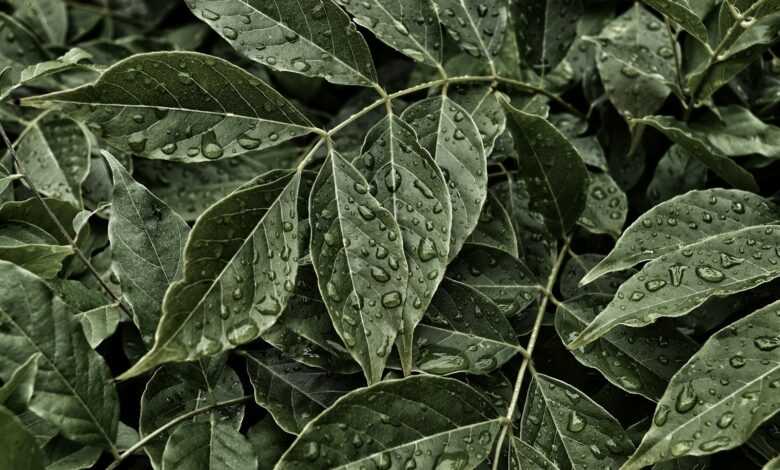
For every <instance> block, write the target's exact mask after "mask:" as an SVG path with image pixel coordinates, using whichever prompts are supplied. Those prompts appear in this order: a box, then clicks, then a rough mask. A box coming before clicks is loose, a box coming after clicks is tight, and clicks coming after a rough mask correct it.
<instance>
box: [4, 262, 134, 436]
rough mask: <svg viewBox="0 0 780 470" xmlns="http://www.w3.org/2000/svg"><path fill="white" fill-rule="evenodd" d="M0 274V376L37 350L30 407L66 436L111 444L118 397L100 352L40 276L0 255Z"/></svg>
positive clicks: (117, 413) (117, 408) (115, 427)
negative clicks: (2, 259) (37, 359)
mask: <svg viewBox="0 0 780 470" xmlns="http://www.w3.org/2000/svg"><path fill="white" fill-rule="evenodd" d="M0 279H3V284H2V288H0V317H2V319H3V328H2V331H0V354H2V356H3V358H4V359H3V361H2V362H1V363H0V376H2V378H3V379H4V380H8V379H9V378H10V376H11V374H12V373H13V372H14V370H16V368H17V367H18V366H19V365H21V364H24V363H25V362H26V361H27V360H28V359H29V358H30V356H32V355H33V354H36V353H40V354H41V355H42V356H41V359H40V360H39V362H38V374H37V376H36V380H35V393H34V395H33V397H32V399H31V401H30V405H29V407H30V409H31V410H32V411H33V412H34V413H36V414H37V415H39V416H41V417H42V418H45V419H46V420H48V421H50V422H51V423H52V424H54V426H56V427H57V428H58V429H59V430H60V431H61V432H62V433H63V434H64V435H65V436H67V437H68V438H70V439H73V440H75V441H78V442H80V443H83V444H94V445H98V446H101V447H109V448H110V447H111V446H112V445H113V440H114V437H115V436H116V429H117V422H118V421H119V402H118V400H117V395H116V390H115V389H114V386H113V384H112V383H111V373H110V371H109V370H108V367H107V366H106V364H105V362H104V361H103V358H102V357H100V356H99V355H98V354H97V353H96V352H94V351H93V350H92V348H91V347H90V346H89V344H88V343H87V341H86V339H85V338H84V333H83V332H82V330H81V325H80V324H79V323H78V320H76V318H74V317H73V316H72V315H71V313H70V312H69V311H68V310H67V308H66V305H65V304H64V303H63V302H62V300H60V298H59V297H56V296H55V295H54V293H53V292H52V291H51V289H50V288H49V287H48V286H47V285H46V284H45V283H44V282H43V281H42V280H41V279H39V278H38V277H36V276H35V275H33V274H32V273H30V272H29V271H25V270H24V269H22V268H19V267H17V266H14V265H12V264H11V263H8V262H5V261H0ZM55 339H59V340H56V341H55Z"/></svg>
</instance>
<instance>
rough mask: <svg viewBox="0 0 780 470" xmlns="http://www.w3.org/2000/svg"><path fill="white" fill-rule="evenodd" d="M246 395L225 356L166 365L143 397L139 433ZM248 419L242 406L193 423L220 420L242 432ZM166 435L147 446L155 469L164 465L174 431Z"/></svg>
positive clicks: (155, 375)
mask: <svg viewBox="0 0 780 470" xmlns="http://www.w3.org/2000/svg"><path fill="white" fill-rule="evenodd" d="M243 395H244V391H243V388H242V386H241V381H240V380H239V378H238V375H236V373H235V371H233V369H231V368H230V367H228V366H227V364H226V358H225V356H224V355H223V356H213V357H210V358H207V359H202V360H199V361H197V362H192V363H187V364H176V365H165V366H163V367H161V368H160V369H158V370H157V371H156V372H155V373H154V375H153V376H152V378H151V379H149V382H148V383H147V384H146V388H145V389H144V393H143V396H142V397H141V413H140V420H139V429H138V430H139V433H140V436H141V437H144V436H146V435H148V434H150V433H151V432H153V431H154V430H156V429H157V428H159V427H160V426H162V425H164V424H165V423H167V422H169V421H171V420H173V419H175V418H177V417H178V416H181V415H183V414H185V413H188V412H190V411H193V410H196V409H198V408H202V407H204V406H209V405H211V404H214V403H217V402H222V401H227V400H232V399H235V398H240V397H241V396H243ZM243 418H244V406H243V405H241V404H238V405H233V406H230V407H223V408H219V409H216V410H213V411H211V412H209V413H204V414H201V415H199V416H196V417H195V418H193V419H192V420H190V421H184V422H185V423H187V422H192V421H210V420H218V421H220V422H221V423H223V424H225V425H229V426H231V427H232V428H233V429H236V430H237V429H238V428H239V427H240V426H241V421H242V420H243ZM180 426H181V425H179V426H176V427H174V428H172V429H171V430H168V431H166V432H163V433H162V434H160V435H159V436H158V437H156V438H154V439H152V440H151V441H149V443H148V444H147V445H145V446H144V451H145V452H146V455H148V456H149V459H150V461H151V463H152V466H153V467H154V468H155V469H159V468H161V466H162V456H163V449H164V448H165V442H166V441H167V439H168V437H169V436H170V434H171V432H172V431H174V430H176V429H178V428H179V427H180Z"/></svg>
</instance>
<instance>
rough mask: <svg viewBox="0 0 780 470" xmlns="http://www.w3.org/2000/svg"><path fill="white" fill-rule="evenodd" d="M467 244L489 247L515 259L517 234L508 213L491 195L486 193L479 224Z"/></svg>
mask: <svg viewBox="0 0 780 470" xmlns="http://www.w3.org/2000/svg"><path fill="white" fill-rule="evenodd" d="M466 241H467V243H472V244H477V245H485V246H490V247H493V248H496V249H499V250H503V251H505V252H507V253H509V254H510V255H512V256H514V257H515V258H517V257H518V256H519V253H518V251H517V234H516V233H515V228H514V226H513V225H512V219H510V218H509V213H508V212H507V211H506V208H504V205H503V204H501V201H500V200H499V199H498V198H497V197H496V195H495V194H493V193H488V196H487V199H486V200H485V206H484V207H483V208H482V212H481V213H480V214H479V223H478V224H477V226H476V227H474V231H473V232H472V233H471V236H469V238H468V240H466Z"/></svg>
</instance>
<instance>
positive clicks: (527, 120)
mask: <svg viewBox="0 0 780 470" xmlns="http://www.w3.org/2000/svg"><path fill="white" fill-rule="evenodd" d="M504 108H505V109H506V111H507V114H508V123H509V129H510V130H511V132H512V136H513V137H514V140H515V149H516V150H517V155H518V165H519V167H520V175H521V176H522V178H523V179H524V180H525V182H526V185H527V187H528V192H529V194H530V196H531V205H530V208H531V209H532V210H534V211H537V212H540V213H541V214H542V215H543V216H544V219H545V223H546V224H547V227H548V228H549V229H550V232H552V233H553V234H554V235H558V236H565V235H566V234H567V233H568V232H569V231H570V230H571V229H572V227H574V224H575V223H576V222H577V219H579V217H580V215H581V214H582V211H583V210H584V209H585V203H586V199H587V193H586V190H587V187H588V172H587V169H586V168H585V164H584V163H583V161H582V157H580V155H579V153H578V152H577V150H576V148H575V147H574V146H572V144H571V143H570V142H569V141H568V140H567V139H566V137H564V136H563V134H561V133H560V131H558V130H557V129H556V128H555V127H553V125H552V124H550V122H549V121H547V120H546V119H544V118H542V117H540V116H537V115H535V114H528V113H525V112H523V111H520V110H518V109H515V108H514V107H512V105H510V104H509V103H507V102H504Z"/></svg>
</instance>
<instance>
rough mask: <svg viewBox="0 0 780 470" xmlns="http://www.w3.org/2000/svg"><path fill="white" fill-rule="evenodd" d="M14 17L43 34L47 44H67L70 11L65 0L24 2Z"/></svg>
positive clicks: (32, 0)
mask: <svg viewBox="0 0 780 470" xmlns="http://www.w3.org/2000/svg"><path fill="white" fill-rule="evenodd" d="M20 3H21V4H20V5H19V8H17V9H16V11H14V16H16V17H17V18H19V19H20V20H22V21H23V22H25V23H27V24H29V25H30V26H32V27H33V29H35V30H36V31H38V32H41V33H43V35H44V38H45V39H46V42H48V43H49V44H54V45H62V44H64V43H65V36H66V34H67V30H68V10H67V6H66V5H65V2H64V1H63V0H24V1H22V2H20Z"/></svg>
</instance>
